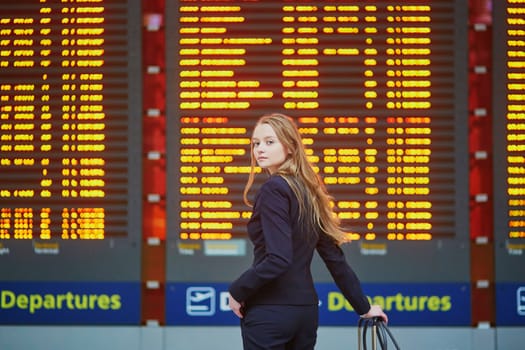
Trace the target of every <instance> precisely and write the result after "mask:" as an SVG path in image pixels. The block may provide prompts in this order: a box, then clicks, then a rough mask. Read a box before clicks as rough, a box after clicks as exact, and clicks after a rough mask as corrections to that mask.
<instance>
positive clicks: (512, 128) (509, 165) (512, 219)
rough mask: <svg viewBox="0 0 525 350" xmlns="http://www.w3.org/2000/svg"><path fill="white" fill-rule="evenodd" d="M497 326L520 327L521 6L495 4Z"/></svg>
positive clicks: (524, 215)
mask: <svg viewBox="0 0 525 350" xmlns="http://www.w3.org/2000/svg"><path fill="white" fill-rule="evenodd" d="M493 7H494V11H493V14H494V18H493V22H494V29H493V30H494V32H493V37H494V43H493V56H492V57H493V62H494V63H493V65H494V75H493V77H494V79H493V96H494V99H493V106H494V108H493V121H492V125H493V138H494V157H493V158H494V247H495V269H494V272H495V299H496V301H495V303H496V325H498V326H523V325H525V275H524V274H523V266H524V264H525V99H524V96H525V83H524V82H525V31H524V30H523V28H524V24H525V20H524V18H525V1H523V0H512V1H511V0H508V1H498V2H494V4H493Z"/></svg>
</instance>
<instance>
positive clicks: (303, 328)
mask: <svg viewBox="0 0 525 350" xmlns="http://www.w3.org/2000/svg"><path fill="white" fill-rule="evenodd" d="M318 317H319V311H318V306H317V305H251V306H249V307H248V308H247V309H246V311H245V315H244V318H243V319H241V332H242V339H243V346H244V349H245V350H263V349H265V350H270V349H271V350H312V349H313V348H314V346H315V342H316V339H317V327H318Z"/></svg>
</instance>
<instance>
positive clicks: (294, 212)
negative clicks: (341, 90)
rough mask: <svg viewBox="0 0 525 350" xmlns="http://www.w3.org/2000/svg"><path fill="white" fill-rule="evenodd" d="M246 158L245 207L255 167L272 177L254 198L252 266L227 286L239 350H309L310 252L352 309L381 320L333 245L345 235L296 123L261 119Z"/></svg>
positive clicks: (312, 330) (313, 305)
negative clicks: (238, 327) (238, 325)
mask: <svg viewBox="0 0 525 350" xmlns="http://www.w3.org/2000/svg"><path fill="white" fill-rule="evenodd" d="M251 159H252V161H251V166H252V171H251V172H250V176H249V179H248V183H247V185H246V187H245V189H244V201H245V203H246V204H247V205H249V206H251V203H250V201H249V200H248V192H249V190H250V188H251V186H252V184H253V182H254V177H255V166H256V164H257V165H258V166H259V167H261V168H262V169H264V170H265V171H266V172H267V173H268V174H269V175H270V176H269V178H268V180H267V181H266V182H265V183H264V184H263V185H262V186H261V188H260V189H259V191H258V193H257V195H256V197H255V202H254V205H253V212H252V216H251V219H250V221H249V222H248V226H247V229H248V234H249V236H250V240H251V241H252V243H253V245H254V248H253V249H254V251H253V252H254V260H253V264H252V266H251V267H250V268H249V269H247V270H246V271H245V272H244V273H243V274H241V276H240V277H239V278H238V279H237V280H235V281H234V282H233V283H232V284H231V286H230V288H229V292H230V297H229V305H230V308H231V309H232V311H233V312H234V313H235V314H236V315H237V316H238V317H239V318H240V319H241V333H242V339H243V345H244V349H247V350H248V349H249V350H252V349H287V350H288V349H304V350H306V349H313V348H314V346H315V342H316V337H317V328H318V303H319V300H318V297H317V293H316V290H315V288H314V282H313V279H312V274H311V271H310V264H311V261H312V257H313V254H314V251H315V250H317V252H318V253H319V255H320V256H321V258H322V259H323V261H324V263H325V264H326V266H327V268H328V270H329V271H330V273H331V275H332V277H333V279H334V281H335V283H336V284H337V286H338V287H339V289H340V290H341V292H342V293H343V295H344V296H345V297H346V299H347V300H348V301H349V302H350V304H351V305H352V306H353V308H354V310H355V311H356V312H357V313H358V314H359V315H361V317H376V316H377V317H381V318H382V319H383V320H384V321H385V322H387V321H388V319H387V315H386V314H385V313H384V312H383V310H382V309H381V308H380V307H379V306H377V305H372V306H370V304H369V302H368V299H367V298H366V296H365V295H364V293H363V291H362V289H361V285H360V282H359V279H358V278H357V276H356V274H355V273H354V271H353V270H352V268H351V267H350V266H349V265H348V263H347V262H346V259H345V256H344V253H343V251H342V250H341V248H340V247H339V246H340V245H341V244H342V243H344V242H345V241H346V240H347V239H346V234H345V232H343V231H342V230H341V228H340V227H339V221H338V219H337V218H336V216H335V215H334V214H333V212H332V209H331V205H330V202H331V197H330V196H329V195H328V193H327V192H326V189H325V186H324V184H323V182H322V181H321V180H320V178H319V177H318V176H317V174H316V173H315V171H314V169H313V168H312V166H311V164H310V163H309V162H308V159H307V156H306V153H305V150H304V147H303V143H302V140H301V135H300V133H299V131H298V129H297V127H296V125H295V123H294V122H293V121H292V120H291V119H290V118H289V117H288V116H285V115H283V114H278V113H274V114H268V115H264V116H263V117H262V118H261V119H259V121H258V122H257V124H256V125H255V128H254V131H253V135H252V146H251Z"/></svg>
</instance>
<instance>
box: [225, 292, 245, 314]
mask: <svg viewBox="0 0 525 350" xmlns="http://www.w3.org/2000/svg"><path fill="white" fill-rule="evenodd" d="M228 305H230V309H232V311H233V313H234V314H236V315H237V317H239V318H243V317H244V315H243V314H242V307H243V304H242V303H239V302H238V301H237V300H235V299H234V298H233V297H232V296H231V294H228Z"/></svg>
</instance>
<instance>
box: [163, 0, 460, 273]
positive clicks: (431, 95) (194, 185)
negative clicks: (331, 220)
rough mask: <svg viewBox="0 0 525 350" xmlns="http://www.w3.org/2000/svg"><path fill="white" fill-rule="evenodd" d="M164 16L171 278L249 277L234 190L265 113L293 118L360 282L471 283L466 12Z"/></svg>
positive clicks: (393, 8)
mask: <svg viewBox="0 0 525 350" xmlns="http://www.w3.org/2000/svg"><path fill="white" fill-rule="evenodd" d="M166 5H167V8H166V30H167V33H166V38H167V39H166V40H167V44H166V48H167V65H166V66H167V101H168V106H167V107H168V109H167V113H166V116H167V133H168V135H171V136H169V137H168V145H167V149H168V155H167V157H168V170H167V171H168V174H167V179H168V184H167V188H168V193H167V199H168V202H167V210H168V213H169V214H168V216H167V217H168V223H167V228H168V233H167V239H168V245H167V246H168V254H167V259H168V280H175V281H197V280H215V281H223V280H228V279H229V278H230V277H232V276H235V275H236V274H237V273H238V271H239V269H243V268H244V267H246V265H247V264H248V263H249V257H250V254H251V252H250V250H251V246H250V244H249V242H248V240H247V236H246V232H245V225H246V222H247V219H248V218H249V215H250V208H248V207H246V206H245V205H244V204H243V203H242V191H243V187H244V184H245V182H246V180H247V176H248V172H249V154H248V152H249V145H250V133H251V130H252V128H253V125H254V123H255V121H256V120H257V119H258V118H259V117H260V116H261V115H262V114H264V113H268V112H282V113H285V114H288V115H290V116H292V117H294V118H295V119H296V120H297V122H298V125H299V128H300V130H301V132H302V134H303V136H304V142H305V144H306V146H307V148H308V149H309V150H310V152H311V153H310V157H311V161H312V163H313V164H314V165H315V167H316V168H317V170H318V172H319V174H320V175H321V176H322V178H323V179H324V181H325V183H326V185H327V187H328V189H329V191H330V193H331V194H332V195H333V196H334V197H335V208H336V212H337V213H338V215H339V216H340V218H341V219H342V220H343V223H344V224H345V225H346V226H348V227H351V230H352V239H353V240H354V243H352V244H350V245H348V246H346V248H345V249H347V250H348V251H349V256H351V259H352V260H353V261H356V262H363V264H362V265H363V266H364V270H365V272H364V274H363V275H364V276H365V279H376V278H378V279H381V280H383V281H385V280H398V281H399V280H410V281H411V280H415V279H418V280H419V281H421V280H427V281H435V280H466V279H467V278H468V180H467V179H468V145H467V120H468V115H467V87H466V82H467V78H466V76H467V68H466V67H467V54H466V49H465V48H466V42H467V41H466V26H465V25H464V23H467V22H468V20H467V14H466V13H467V8H466V5H465V4H464V3H463V2H458V1H442V2H430V1H406V2H402V3H400V4H392V3H391V2H389V1H374V2H369V1H338V2H326V3H325V2H321V3H312V2H306V1H305V2H303V1H298V2H288V1H211V2H210V1H178V2H175V3H170V4H166ZM457 23H460V25H458V24H457ZM261 180H263V179H261ZM405 256H409V257H410V259H404V257H405ZM438 261H439V263H436V262H438ZM414 262H417V263H416V264H415V263H414ZM452 266H453V267H452ZM195 270H201V271H202V272H201V273H198V274H195V273H194V271H195ZM394 271H397V272H396V273H397V274H395V275H394V274H393V272H394ZM399 271H401V272H399Z"/></svg>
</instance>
